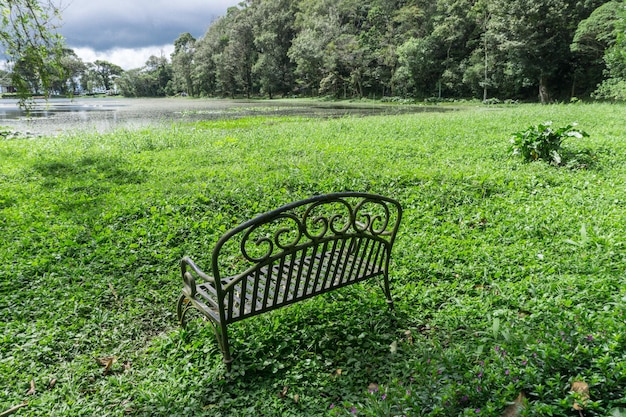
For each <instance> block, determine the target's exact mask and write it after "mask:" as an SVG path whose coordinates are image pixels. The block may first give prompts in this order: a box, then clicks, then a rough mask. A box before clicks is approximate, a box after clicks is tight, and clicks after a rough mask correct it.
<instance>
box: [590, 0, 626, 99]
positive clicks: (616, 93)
mask: <svg viewBox="0 0 626 417" xmlns="http://www.w3.org/2000/svg"><path fill="white" fill-rule="evenodd" d="M617 16H619V17H620V19H618V20H617V21H616V22H615V30H614V32H613V36H614V38H615V43H614V44H613V45H612V46H611V47H609V48H608V49H607V50H606V51H605V53H604V62H605V63H606V75H607V79H606V80H604V81H603V82H602V83H601V84H600V85H599V86H598V89H597V90H596V91H595V93H594V96H595V97H597V98H602V99H610V100H620V101H624V100H626V1H624V2H622V3H621V4H620V5H619V8H618V10H617Z"/></svg>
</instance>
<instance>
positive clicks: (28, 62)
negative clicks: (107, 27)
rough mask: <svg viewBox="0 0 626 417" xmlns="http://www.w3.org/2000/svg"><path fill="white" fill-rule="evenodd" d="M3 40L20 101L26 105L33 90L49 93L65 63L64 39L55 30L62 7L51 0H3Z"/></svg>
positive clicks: (12, 79) (1, 31)
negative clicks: (63, 60)
mask: <svg viewBox="0 0 626 417" xmlns="http://www.w3.org/2000/svg"><path fill="white" fill-rule="evenodd" d="M1 10H2V28H1V29H0V43H1V44H2V45H3V46H4V51H3V52H4V54H5V56H6V57H7V58H8V61H9V62H10V63H11V64H12V71H11V82H12V84H13V87H15V88H16V89H17V92H18V97H19V103H20V106H22V107H27V104H28V102H29V99H30V97H31V95H32V93H33V92H40V93H43V94H46V95H47V94H49V93H50V90H51V88H52V86H53V81H54V78H55V74H57V76H58V75H59V74H62V73H63V72H64V70H65V68H64V66H63V64H62V56H63V48H64V42H63V39H62V38H61V37H60V35H58V34H57V33H56V23H55V19H58V18H59V17H60V12H59V9H58V8H57V7H56V6H55V5H54V4H53V2H52V1H49V0H45V1H37V0H12V1H3V2H2V3H1Z"/></svg>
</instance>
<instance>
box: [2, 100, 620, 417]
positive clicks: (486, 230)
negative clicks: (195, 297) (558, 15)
mask: <svg viewBox="0 0 626 417" xmlns="http://www.w3.org/2000/svg"><path fill="white" fill-rule="evenodd" d="M623 114H624V107H623V106H618V105H608V104H594V105H586V104H577V105H575V106H564V105H559V106H533V105H519V106H516V107H514V108H513V107H502V108H497V109H494V108H490V109H485V108H481V107H471V108H465V109H461V110H459V111H455V112H446V113H419V114H414V115H400V116H379V117H367V118H340V119H335V120H313V119H302V118H291V117H280V118H268V117H250V118H245V119H239V120H231V121H228V122H224V121H221V122H220V121H217V122H199V123H193V124H180V125H172V126H171V127H170V128H169V129H156V128H155V129H144V130H134V131H130V130H129V131H126V130H122V131H117V132H114V133H111V134H103V135H87V136H84V135H81V136H78V135H76V136H62V137H58V138H47V137H42V138H36V139H33V138H30V139H27V138H15V139H12V140H5V141H0V229H1V230H2V236H3V239H2V240H0V276H1V277H2V278H1V280H0V335H1V336H0V413H2V412H4V411H5V410H10V409H12V407H18V406H19V408H17V409H15V414H16V415H54V416H93V415H108V416H128V415H136V416H148V415H150V416H169V415H180V416H227V415H237V416H240V415H244V416H245V415H251V416H252V415H254V416H256V415H264V416H271V415H276V416H278V415H280V416H289V415H293V416H301V415H350V414H356V415H366V416H396V415H411V416H420V415H424V416H426V415H428V416H450V415H468V416H469V415H472V416H476V415H493V416H500V415H504V413H505V412H508V411H507V410H511V409H512V408H511V407H517V408H516V410H517V411H515V413H517V414H516V415H522V416H534V415H553V416H570V415H581V414H582V415H585V416H606V415H619V414H616V413H621V412H622V410H623V409H625V408H626V397H625V396H624V392H625V390H624V389H625V387H626V340H625V336H624V335H625V333H624V323H625V320H626V316H625V315H626V286H624V279H625V277H624V271H625V270H626V256H625V255H624V254H625V253H626V247H625V245H626V243H625V242H626V231H625V230H626V229H625V228H624V227H623V225H624V224H626V210H625V207H626V172H625V169H626V168H625V167H626V164H625V162H626V139H625V138H626V128H625V127H624V124H623ZM540 117H541V118H542V119H543V118H546V117H547V118H550V119H551V120H553V122H554V124H555V125H565V124H566V123H568V122H569V121H571V120H577V121H578V122H579V123H580V125H581V126H584V127H585V131H587V132H588V133H589V135H590V136H589V137H582V138H579V140H577V141H576V142H573V143H572V144H571V146H568V149H570V150H571V151H572V152H579V151H581V150H585V149H589V150H592V151H593V153H594V155H595V157H596V159H595V163H594V164H592V165H589V166H587V168H586V169H572V170H562V169H555V168H554V167H553V166H550V165H549V164H527V163H524V162H523V161H522V160H521V159H518V158H514V157H512V156H511V155H510V153H509V150H508V145H509V144H508V143H507V140H508V138H507V135H506V133H503V132H511V131H520V130H521V129H524V127H525V126H529V125H532V124H533V123H535V121H536V120H537V119H538V118H540ZM345 190H354V191H367V192H375V193H380V194H385V195H388V196H390V197H393V198H396V199H398V200H400V201H401V202H402V204H403V206H404V209H405V216H404V220H403V224H402V225H401V230H400V234H399V236H398V240H397V244H396V246H395V253H394V256H393V261H392V266H391V271H392V294H393V295H394V297H395V300H396V308H395V310H394V311H393V312H389V311H388V310H387V309H386V303H385V300H384V297H383V295H382V291H381V290H380V288H378V286H377V285H376V284H375V283H373V282H372V283H365V284H362V285H361V284H359V285H355V286H351V287H348V288H344V289H342V290H339V291H334V292H332V293H329V294H325V295H323V296H319V297H315V298H314V299H311V300H310V301H307V302H301V303H298V304H296V305H294V306H291V307H288V308H285V309H281V310H278V311H274V312H272V313H268V314H263V315H260V316H257V317H255V318H251V319H249V320H245V321H242V322H240V323H237V324H236V325H234V326H232V327H231V343H232V345H233V350H234V352H236V354H237V356H236V358H235V362H234V364H233V369H232V372H230V373H229V372H226V370H225V367H224V366H223V364H222V363H221V355H220V354H219V349H218V347H217V343H216V342H215V339H214V337H213V335H212V330H211V328H210V326H208V325H206V323H202V322H199V321H198V322H196V321H193V322H192V323H191V324H190V326H189V327H188V328H187V329H186V330H183V329H181V328H180V327H179V326H178V325H177V323H176V320H175V312H174V309H175V301H176V299H177V296H178V295H179V293H180V289H181V287H182V280H181V278H180V277H179V268H178V262H179V260H180V258H181V257H182V256H183V255H192V256H194V258H195V259H197V261H198V263H199V264H201V265H202V266H203V267H208V266H209V253H210V250H211V248H212V245H213V244H214V243H215V242H216V240H217V239H218V238H219V236H220V235H221V234H223V233H224V232H226V231H227V230H228V229H229V228H231V227H233V226H236V225H237V224H239V223H240V222H242V221H244V220H247V219H249V218H251V217H252V216H254V215H256V214H258V213H261V212H264V211H267V210H269V209H272V208H276V207H277V206H279V205H281V204H285V203H287V202H291V201H294V200H297V199H301V198H305V197H309V196H311V195H313V194H318V193H327V192H336V191H345ZM24 402H26V403H24Z"/></svg>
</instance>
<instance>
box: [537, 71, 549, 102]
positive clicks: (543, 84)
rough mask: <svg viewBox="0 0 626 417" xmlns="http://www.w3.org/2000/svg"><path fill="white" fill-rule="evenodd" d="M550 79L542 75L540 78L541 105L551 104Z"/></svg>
mask: <svg viewBox="0 0 626 417" xmlns="http://www.w3.org/2000/svg"><path fill="white" fill-rule="evenodd" d="M547 83H548V77H546V76H545V75H543V74H542V75H541V77H539V99H540V100H541V104H548V103H549V102H550V94H548V86H547Z"/></svg>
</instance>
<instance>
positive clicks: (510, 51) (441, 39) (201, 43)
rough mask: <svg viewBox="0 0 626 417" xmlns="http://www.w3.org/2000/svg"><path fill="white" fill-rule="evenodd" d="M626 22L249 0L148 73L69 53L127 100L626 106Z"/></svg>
mask: <svg viewBox="0 0 626 417" xmlns="http://www.w3.org/2000/svg"><path fill="white" fill-rule="evenodd" d="M625 17H626V0H619V1H617V0H613V1H606V0H604V1H603V0H247V1H244V2H242V3H240V4H239V5H238V6H236V7H232V8H230V9H229V10H228V12H227V14H226V15H225V16H223V17H221V18H219V19H217V20H216V21H214V22H213V23H212V24H210V25H209V26H208V29H207V31H206V33H205V34H204V36H202V37H201V38H199V39H195V38H194V37H193V36H192V35H190V34H189V33H184V34H181V35H180V36H179V37H178V39H176V40H175V42H174V52H173V53H172V55H171V57H167V56H161V57H155V56H153V57H151V58H150V59H149V60H148V62H146V65H145V66H144V67H143V68H137V69H133V70H130V71H122V70H121V68H119V67H117V66H116V65H114V64H110V63H107V62H102V61H98V62H96V63H93V64H86V65H83V67H81V66H80V65H78V64H80V62H78V63H77V60H76V57H75V56H72V51H66V52H65V53H67V58H68V59H67V62H68V65H70V64H71V65H74V69H73V70H72V71H73V73H74V74H77V73H78V72H80V76H79V77H76V76H75V77H74V78H72V79H73V80H78V79H80V85H82V87H83V89H84V90H86V91H93V90H94V88H95V87H98V88H100V89H106V90H109V89H110V88H111V85H115V86H117V90H118V91H119V92H121V93H122V94H124V95H126V96H165V95H177V94H181V95H190V96H210V97H215V96H221V97H257V96H263V97H269V98H273V97H276V96H281V97H282V96H330V97H336V98H394V99H395V98H409V99H420V100H424V99H427V100H437V99H456V98H477V99H482V100H529V101H536V100H540V101H541V102H543V103H547V102H552V101H555V100H557V101H568V100H571V99H573V98H589V97H592V98H599V99H611V100H624V99H626V23H625V20H626V19H625ZM67 84H68V83H67V82H65V83H64V82H63V80H60V82H59V89H63V88H67ZM76 84H78V83H76ZM72 88H74V87H72Z"/></svg>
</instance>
